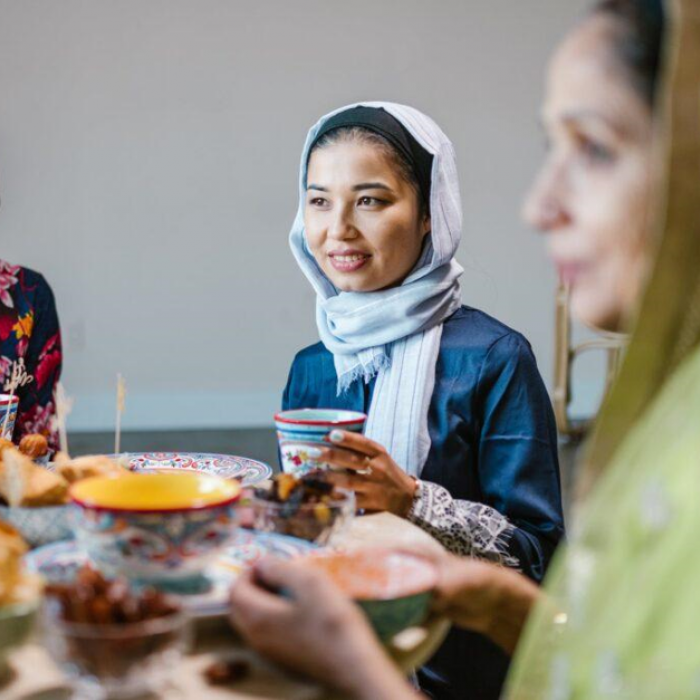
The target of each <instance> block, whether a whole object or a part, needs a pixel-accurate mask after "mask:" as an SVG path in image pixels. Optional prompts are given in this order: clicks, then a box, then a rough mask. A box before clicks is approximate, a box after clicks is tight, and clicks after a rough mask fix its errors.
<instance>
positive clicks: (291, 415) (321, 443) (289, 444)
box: [275, 408, 367, 476]
mask: <svg viewBox="0 0 700 700" xmlns="http://www.w3.org/2000/svg"><path fill="white" fill-rule="evenodd" d="M366 420H367V416H366V415H365V414H364V413H357V412H355V411H341V410H337V409H331V408H299V409H294V410H291V411H282V412H281V413H278V414H277V415H276V416H275V427H276V428H277V440H278V441H279V447H280V459H281V461H282V470H283V471H285V472H288V473H290V474H294V476H303V475H304V474H307V473H308V472H310V471H312V470H314V469H326V468H328V465H327V464H325V463H324V462H321V461H319V460H318V458H317V457H316V453H317V452H318V450H319V449H322V448H324V447H328V442H327V440H326V439H325V438H326V436H327V435H328V433H330V431H331V430H334V429H338V430H349V431H352V432H355V433H361V432H362V429H363V428H364V426H365V421H366Z"/></svg>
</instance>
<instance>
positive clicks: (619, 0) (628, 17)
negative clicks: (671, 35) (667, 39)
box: [593, 0, 666, 107]
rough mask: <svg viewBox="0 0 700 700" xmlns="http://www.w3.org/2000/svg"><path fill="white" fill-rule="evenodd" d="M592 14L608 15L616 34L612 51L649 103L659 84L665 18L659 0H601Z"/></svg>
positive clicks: (652, 102) (653, 98)
mask: <svg viewBox="0 0 700 700" xmlns="http://www.w3.org/2000/svg"><path fill="white" fill-rule="evenodd" d="M593 12H594V13H595V14H605V15H609V16H610V17H612V18H613V19H614V20H615V21H616V22H617V23H618V25H619V28H620V36H619V39H618V41H616V42H615V47H614V50H615V52H616V53H617V55H618V57H619V58H620V60H621V61H622V63H623V65H624V66H625V67H626V68H627V69H628V70H629V73H630V75H631V76H632V79H633V83H634V86H635V87H636V89H637V90H638V91H639V93H640V94H641V95H642V97H643V98H644V99H645V100H646V102H647V103H648V104H649V106H650V107H651V106H653V105H654V101H655V98H656V91H657V87H658V83H659V73H660V68H661V56H662V46H663V38H664V30H665V25H666V17H665V13H664V3H663V0H601V1H600V2H598V4H597V5H596V6H595V7H594V9H593Z"/></svg>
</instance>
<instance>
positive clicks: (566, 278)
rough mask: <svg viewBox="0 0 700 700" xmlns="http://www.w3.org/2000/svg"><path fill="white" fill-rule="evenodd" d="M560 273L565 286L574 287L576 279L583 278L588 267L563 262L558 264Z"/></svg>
mask: <svg viewBox="0 0 700 700" xmlns="http://www.w3.org/2000/svg"><path fill="white" fill-rule="evenodd" d="M556 265H557V270H558V272H559V278H560V279H561V281H562V282H563V283H564V284H569V285H573V284H574V282H576V279H577V278H578V277H580V276H581V273H582V272H584V270H585V269H586V266H585V265H584V264H582V263H573V262H563V261H558V262H557V263H556Z"/></svg>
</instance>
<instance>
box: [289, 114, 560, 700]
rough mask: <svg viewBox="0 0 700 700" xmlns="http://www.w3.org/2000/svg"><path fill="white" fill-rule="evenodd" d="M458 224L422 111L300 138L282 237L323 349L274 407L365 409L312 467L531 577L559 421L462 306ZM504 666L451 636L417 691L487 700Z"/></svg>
mask: <svg viewBox="0 0 700 700" xmlns="http://www.w3.org/2000/svg"><path fill="white" fill-rule="evenodd" d="M461 224H462V215H461V201H460V195H459V183H458V179H457V168H456V162H455V154H454V149H453V147H452V144H451V143H450V141H449V139H448V138H447V137H446V136H445V134H444V133H443V132H442V130H441V129H440V128H439V127H438V126H437V125H436V124H435V123H434V122H433V121H432V120H431V119H430V118H428V117H426V116H425V115H424V114H422V113H420V112H418V111H417V110H415V109H413V108H411V107H406V106H403V105H397V104H392V103H362V104H359V105H352V106H350V107H345V108H342V109H340V110H337V111H335V112H332V113H330V114H329V115H326V116H325V117H323V118H322V119H321V120H320V121H319V122H318V123H317V124H316V125H315V126H314V127H313V128H312V129H311V130H310V132H309V134H308V136H307V140H306V144H305V147H304V151H303V154H302V161H301V173H300V203H299V210H298V213H297V216H296V219H295V221H294V225H293V227H292V231H291V234H290V242H291V247H292V250H293V252H294V255H295V257H296V259H297V262H298V263H299V265H300V267H301V269H302V271H303V272H304V274H305V275H306V277H307V278H308V279H309V281H310V282H311V284H312V285H313V287H314V289H315V291H316V295H317V300H316V321H317V326H318V330H319V335H320V339H321V342H320V343H318V344H316V345H313V346H311V347H309V348H306V349H305V350H302V351H301V352H300V353H299V354H298V355H297V356H296V358H295V360H294V363H293V365H292V368H291V371H290V375H289V380H288V383H287V387H286V389H285V392H284V400H283V408H285V409H291V408H305V407H306V408H308V407H323V408H343V409H349V410H356V411H363V412H366V413H367V414H368V420H367V425H366V429H365V434H364V436H362V435H354V434H351V433H345V432H342V431H334V432H333V434H332V435H331V439H332V441H333V443H335V444H334V445H329V447H328V448H327V449H326V450H324V451H323V453H322V454H321V456H320V458H321V459H322V460H323V461H326V462H329V463H331V464H334V465H336V466H339V467H345V468H346V469H348V470H349V471H348V472H347V473H342V472H336V473H333V475H332V478H333V479H334V480H336V482H337V483H338V484H340V485H343V486H346V487H349V488H352V489H353V490H354V491H355V492H356V494H357V499H358V506H359V507H360V508H363V509H365V510H370V511H384V510H386V511H390V512H393V513H395V514H397V515H399V516H401V517H406V518H408V519H409V520H411V521H412V522H414V523H415V524H417V525H419V526H420V527H422V528H423V529H424V530H426V531H427V532H429V533H430V534H432V535H433V536H435V537H436V538H437V539H438V540H439V541H440V542H441V543H442V544H443V545H444V546H445V547H446V548H448V549H449V550H451V551H453V552H456V553H459V554H464V555H471V556H476V557H480V558H485V559H489V560H492V561H496V562H500V563H503V564H506V565H510V566H516V567H518V568H520V569H521V570H522V571H523V572H524V573H526V574H527V575H528V576H530V577H531V578H532V579H533V580H535V581H538V582H539V581H540V580H541V578H542V576H543V575H544V572H545V569H546V567H547V564H548V563H549V559H550V556H551V554H552V552H553V551H554V548H555V547H556V545H557V543H558V541H559V539H560V537H561V535H562V533H563V519H562V513H561V502H560V485H559V471H558V463H557V449H556V429H555V425H554V419H553V415H552V411H551V407H550V403H549V399H548V396H547V393H546V391H545V388H544V385H543V383H542V380H541V378H540V376H539V373H538V371H537V367H536V363H535V359H534V356H533V354H532V351H531V349H530V346H529V344H528V342H527V341H526V340H525V338H523V336H522V335H520V334H519V333H517V332H515V331H513V330H511V329H510V328H508V327H506V326H505V325H503V324H502V323H500V322H498V321H497V320H495V319H493V318H491V317H489V316H488V315H486V314H484V313H483V312H481V311H478V310H476V309H472V308H469V307H466V306H462V305H461V292H460V285H459V278H460V276H461V275H462V273H463V270H462V268H461V267H460V265H459V264H458V263H457V262H456V261H455V259H454V255H455V253H456V250H457V246H458V245H459V240H460V236H461ZM341 447H342V449H338V448H341ZM506 668H507V657H506V655H505V654H504V653H503V652H502V651H501V650H500V649H498V648H497V647H496V646H495V645H494V644H492V643H491V642H489V641H488V640H486V638H485V637H482V636H480V635H477V634H474V633H471V632H464V631H453V632H451V633H450V637H449V638H448V640H447V642H446V644H445V645H444V646H443V648H442V649H441V651H440V652H439V653H438V654H437V656H436V657H435V658H434V659H433V661H432V662H431V663H430V664H429V666H428V667H427V668H425V669H423V670H422V672H421V674H420V680H421V685H422V686H423V688H424V690H425V691H426V692H428V693H431V694H432V695H433V696H434V697H445V698H449V697H453V696H454V697H460V698H468V697H474V698H480V699H488V698H492V697H493V698H496V697H498V694H499V692H500V687H501V683H502V680H503V678H504V676H505V671H506Z"/></svg>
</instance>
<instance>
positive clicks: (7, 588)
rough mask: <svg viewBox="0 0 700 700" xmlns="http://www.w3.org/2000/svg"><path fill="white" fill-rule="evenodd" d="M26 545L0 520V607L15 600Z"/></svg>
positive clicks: (12, 529) (11, 528) (13, 530)
mask: <svg viewBox="0 0 700 700" xmlns="http://www.w3.org/2000/svg"><path fill="white" fill-rule="evenodd" d="M26 551H27V545H26V543H25V542H24V540H23V539H22V537H21V536H20V534H19V532H17V530H15V529H14V528H13V527H12V526H11V525H9V524H8V523H5V522H3V521H2V520H0V607H2V606H3V605H7V604H9V603H13V602H15V595H16V590H17V587H18V586H19V584H20V582H21V579H22V568H21V562H22V556H23V555H24V553H25V552H26Z"/></svg>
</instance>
